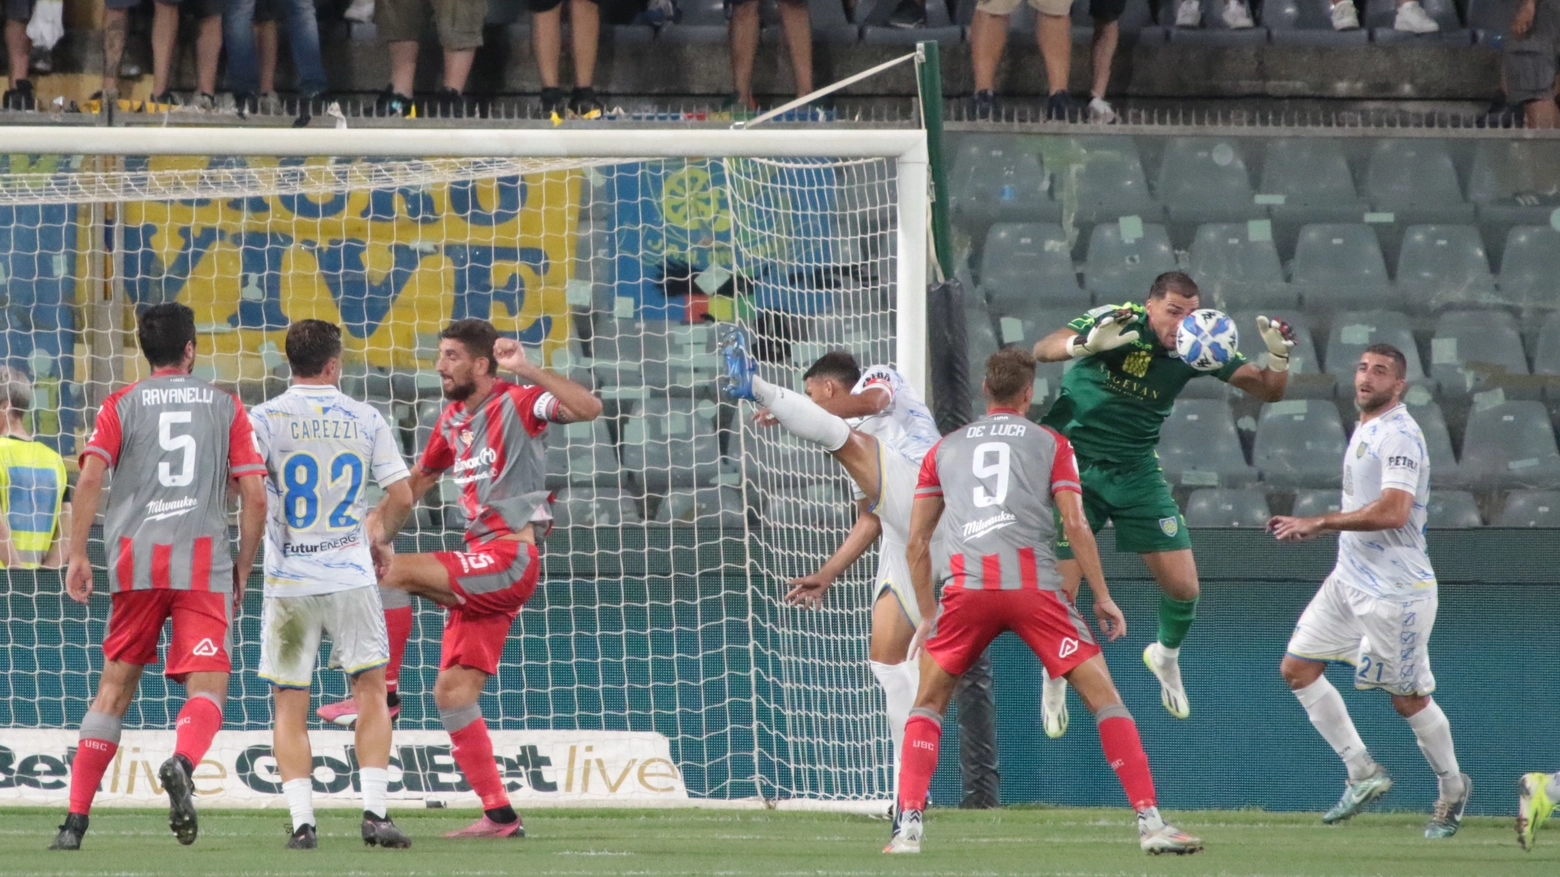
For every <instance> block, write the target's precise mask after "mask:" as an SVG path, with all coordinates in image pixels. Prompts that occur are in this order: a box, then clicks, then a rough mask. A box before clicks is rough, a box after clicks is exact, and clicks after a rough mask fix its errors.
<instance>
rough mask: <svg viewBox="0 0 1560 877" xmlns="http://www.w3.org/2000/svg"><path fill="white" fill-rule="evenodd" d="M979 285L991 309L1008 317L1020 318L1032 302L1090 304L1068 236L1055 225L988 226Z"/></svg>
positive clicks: (1012, 224) (1019, 224)
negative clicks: (1074, 260)
mask: <svg viewBox="0 0 1560 877" xmlns="http://www.w3.org/2000/svg"><path fill="white" fill-rule="evenodd" d="M980 285H981V289H982V290H983V291H984V292H985V294H986V300H987V301H988V302H990V303H991V308H992V310H994V311H996V312H997V313H999V314H1004V315H1007V316H1015V317H1017V316H1024V315H1025V314H1027V313H1028V311H1029V309H1031V308H1033V307H1035V306H1037V305H1039V306H1055V305H1060V306H1067V307H1076V308H1078V309H1080V310H1083V309H1086V308H1087V307H1088V305H1089V294H1088V293H1086V292H1084V291H1083V289H1082V288H1080V287H1079V286H1078V274H1077V271H1076V269H1074V267H1073V261H1072V248H1071V247H1070V246H1069V245H1068V243H1067V234H1066V233H1065V232H1063V231H1062V227H1061V226H1060V225H1056V224H1055V223H999V224H997V225H993V226H992V227H991V231H990V232H989V233H988V234H987V235H986V246H985V248H984V249H983V250H981V260H980Z"/></svg>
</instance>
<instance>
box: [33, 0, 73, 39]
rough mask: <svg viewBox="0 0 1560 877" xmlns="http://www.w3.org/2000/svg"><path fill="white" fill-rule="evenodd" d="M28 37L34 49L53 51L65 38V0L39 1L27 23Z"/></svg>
mask: <svg viewBox="0 0 1560 877" xmlns="http://www.w3.org/2000/svg"><path fill="white" fill-rule="evenodd" d="M27 36H28V38H29V39H31V40H32V44H33V46H34V47H36V48H41V49H53V48H54V44H55V43H58V42H59V41H60V38H61V37H63V36H65V0H38V5H37V6H34V7H33V14H32V20H31V21H29V22H28V23H27Z"/></svg>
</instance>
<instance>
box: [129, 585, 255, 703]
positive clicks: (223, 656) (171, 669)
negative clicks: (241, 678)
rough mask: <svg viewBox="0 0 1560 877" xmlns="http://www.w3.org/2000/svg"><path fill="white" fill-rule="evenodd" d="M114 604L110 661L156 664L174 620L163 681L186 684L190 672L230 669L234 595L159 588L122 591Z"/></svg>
mask: <svg viewBox="0 0 1560 877" xmlns="http://www.w3.org/2000/svg"><path fill="white" fill-rule="evenodd" d="M113 600H114V603H113V606H114V608H113V609H112V610H111V611H110V612H109V614H108V633H107V635H105V636H104V637H103V655H104V656H105V657H106V658H108V659H109V660H110V661H122V662H124V663H126V664H141V665H143V666H144V665H146V664H155V663H157V640H158V638H159V637H161V636H162V629H163V623H164V622H166V621H167V620H168V619H169V618H172V619H173V637H172V638H171V639H169V641H168V667H167V669H165V670H164V671H163V674H164V675H165V676H167V677H168V678H169V679H172V680H173V681H175V682H183V681H184V679H185V677H186V676H188V675H189V674H191V673H227V672H229V671H230V670H232V668H233V665H232V662H231V661H230V660H229V659H228V652H229V651H230V650H231V649H232V645H233V640H232V629H231V626H230V625H231V622H232V620H233V595H232V594H220V593H216V592H212V591H174V590H169V589H158V590H151V591H119V592H118V593H116V594H114V595H113Z"/></svg>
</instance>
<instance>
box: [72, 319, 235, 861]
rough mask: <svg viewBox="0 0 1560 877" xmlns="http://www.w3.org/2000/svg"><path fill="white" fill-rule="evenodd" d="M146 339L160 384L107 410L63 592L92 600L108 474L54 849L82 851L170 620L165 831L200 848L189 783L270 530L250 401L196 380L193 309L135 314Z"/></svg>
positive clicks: (149, 382) (127, 391) (141, 388)
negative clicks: (97, 621)
mask: <svg viewBox="0 0 1560 877" xmlns="http://www.w3.org/2000/svg"><path fill="white" fill-rule="evenodd" d="M139 328H140V332H139V335H140V342H141V351H142V352H143V353H144V354H146V360H147V362H148V363H150V364H151V366H152V374H151V376H150V377H148V378H146V379H145V380H142V381H138V382H137V383H135V384H132V385H130V386H129V387H126V388H124V389H122V390H120V391H119V392H117V393H114V394H113V395H111V396H109V397H108V398H107V399H106V400H104V402H103V407H102V408H100V409H99V410H98V414H97V420H96V422H95V423H94V424H93V430H92V436H91V437H90V438H89V439H88V440H87V447H86V450H85V451H84V452H83V453H82V455H81V477H80V478H79V479H78V480H77V482H76V509H77V512H76V517H75V518H73V520H72V522H71V529H72V534H71V536H72V541H71V552H70V553H71V557H70V566H69V569H68V570H67V572H66V575H65V588H66V591H67V592H68V593H69V594H70V596H71V598H72V599H75V600H76V601H78V602H81V603H86V602H87V600H88V598H89V597H90V596H91V595H92V564H91V561H89V560H88V559H87V535H88V533H89V532H90V531H91V527H92V519H93V518H94V517H95V516H96V515H97V509H98V503H99V501H100V499H101V497H102V490H103V476H104V474H105V473H106V472H107V471H109V470H112V471H113V473H114V484H113V488H112V489H111V490H110V491H109V497H108V508H107V510H106V512H105V514H104V526H103V542H104V546H105V547H106V548H107V551H108V581H109V586H110V590H111V592H112V597H113V604H114V605H113V610H112V612H110V614H109V617H108V631H107V633H106V634H105V635H104V639H103V656H104V662H103V675H102V677H101V678H100V679H99V680H98V688H97V693H96V695H95V696H94V697H93V700H92V706H91V707H90V709H89V710H88V712H87V714H86V716H85V718H83V719H82V721H81V745H80V748H79V749H78V750H77V753H76V758H75V760H74V762H73V763H72V765H71V781H70V813H69V815H68V816H66V818H65V824H64V825H62V826H60V833H59V836H58V837H56V838H55V840H54V844H53V845H52V846H51V847H50V849H61V850H74V849H80V847H81V838H82V835H84V834H85V833H86V830H87V814H88V813H89V812H90V811H91V809H92V799H93V797H94V795H95V794H96V792H97V788H98V784H99V783H100V782H101V781H102V779H103V774H104V772H105V771H106V770H107V769H108V766H109V764H110V763H111V762H112V761H113V759H114V753H115V752H116V751H117V750H118V748H119V734H120V722H121V720H122V719H123V717H124V714H125V711H126V710H128V709H129V708H130V701H131V700H132V699H133V698H134V697H135V690H136V686H137V685H138V684H139V683H140V681H141V671H142V669H143V668H144V667H145V666H146V665H147V664H155V663H157V640H158V638H159V636H160V635H161V634H162V628H163V623H164V622H166V621H167V620H168V619H170V618H172V619H173V637H172V639H171V640H170V641H169V643H168V667H167V670H166V671H165V673H166V674H167V676H168V677H169V678H170V679H173V680H174V681H176V682H182V683H184V686H185V690H186V692H187V693H188V694H189V699H188V700H187V701H185V703H184V707H183V709H181V710H180V711H179V718H178V722H177V724H176V728H177V734H178V736H177V741H176V743H175V745H174V754H173V757H172V758H169V759H168V760H167V761H165V762H163V765H162V767H161V768H159V770H158V777H159V778H160V779H161V781H162V784H163V786H164V787H165V788H166V789H167V792H168V799H169V802H170V809H169V818H168V822H169V827H170V828H172V829H173V833H174V835H175V836H176V837H178V839H179V842H180V843H182V844H191V843H194V842H195V836H196V831H197V825H196V819H195V803H194V797H193V795H194V786H193V783H192V782H191V779H190V775H191V774H192V773H193V772H194V770H195V765H197V764H199V763H200V760H201V758H202V757H203V756H204V755H205V754H206V750H207V749H209V748H210V747H211V739H212V737H214V736H215V735H216V733H217V730H218V729H220V728H221V727H222V706H223V700H224V698H226V696H227V690H228V670H229V667H230V665H229V660H228V651H229V648H230V646H231V643H232V634H231V630H230V625H231V623H232V618H233V614H234V611H235V608H236V607H237V605H238V603H239V602H240V601H241V600H242V599H243V596H244V582H245V580H246V579H247V578H248V577H249V570H250V568H251V567H252V566H253V565H254V560H255V552H256V551H257V550H258V549H259V547H260V537H261V536H262V534H263V532H264V526H265V482H264V479H265V462H264V461H263V460H261V459H260V454H259V453H258V452H257V451H256V450H255V441H254V434H253V433H252V432H251V431H250V426H249V418H248V416H246V415H245V413H244V406H243V403H241V402H239V401H238V399H237V398H235V397H233V396H232V395H230V394H228V393H225V392H223V391H221V390H218V389H217V388H216V387H213V386H212V385H211V384H208V383H206V382H205V381H202V380H199V379H197V378H194V377H191V376H190V370H191V369H192V368H193V367H194V364H195V313H194V311H191V310H190V309H189V308H187V307H185V306H184V305H181V304H174V303H167V304H160V305H155V306H153V307H151V308H148V309H147V310H146V311H145V312H144V313H143V314H141V318H140V327H139ZM229 479H236V480H237V482H238V491H239V495H240V496H241V497H242V499H243V511H242V513H241V515H240V517H239V548H238V559H237V560H236V561H234V560H232V559H231V556H230V555H229V553H228V550H229V549H228V527H227V496H228V483H229Z"/></svg>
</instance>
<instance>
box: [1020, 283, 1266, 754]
mask: <svg viewBox="0 0 1560 877" xmlns="http://www.w3.org/2000/svg"><path fill="white" fill-rule="evenodd" d="M1199 300H1200V299H1199V292H1198V289H1197V284H1196V283H1195V282H1193V280H1192V278H1190V277H1188V276H1187V275H1185V274H1183V273H1181V272H1179V271H1168V272H1166V273H1164V274H1161V275H1159V276H1158V277H1156V278H1154V283H1153V285H1152V286H1151V287H1149V290H1148V301H1147V302H1145V303H1144V304H1125V305H1106V306H1104V307H1098V308H1095V309H1094V310H1092V311H1089V312H1088V313H1087V314H1084V315H1083V316H1081V317H1079V318H1078V319H1076V320H1073V321H1072V322H1071V323H1068V324H1067V326H1066V327H1064V328H1061V329H1057V330H1056V331H1055V332H1052V333H1051V334H1050V335H1047V336H1046V337H1044V338H1042V339H1040V341H1038V342H1036V344H1035V346H1034V356H1035V359H1037V360H1039V361H1041V362H1063V361H1066V360H1069V359H1076V360H1078V362H1077V364H1076V365H1075V366H1074V367H1073V368H1070V369H1068V370H1067V373H1066V375H1065V376H1064V377H1063V378H1062V389H1061V394H1060V396H1059V397H1058V398H1057V400H1056V402H1055V403H1053V404H1052V406H1051V410H1050V411H1049V412H1047V413H1046V415H1045V416H1044V417H1043V418H1041V423H1042V424H1044V425H1046V426H1049V427H1051V428H1052V429H1055V430H1056V431H1057V432H1060V433H1061V434H1062V435H1064V436H1066V437H1067V438H1068V440H1069V441H1071V442H1072V445H1073V448H1074V450H1075V451H1076V452H1077V457H1078V469H1079V470H1080V472H1081V473H1082V477H1083V506H1084V511H1085V512H1086V513H1087V514H1088V518H1089V527H1090V528H1091V529H1093V530H1094V532H1096V533H1098V532H1099V531H1100V528H1102V527H1104V526H1105V523H1106V521H1110V520H1114V521H1115V522H1116V549H1117V550H1118V551H1134V552H1137V553H1138V554H1139V555H1140V556H1141V557H1142V558H1143V563H1144V564H1145V565H1147V566H1148V570H1149V572H1151V573H1153V575H1154V580H1155V581H1157V582H1158V583H1159V588H1160V590H1162V591H1163V592H1164V594H1163V596H1161V597H1160V600H1159V636H1158V640H1157V641H1156V642H1154V643H1151V644H1149V646H1148V648H1147V649H1145V650H1144V651H1143V662H1144V663H1145V664H1147V665H1148V668H1149V669H1150V670H1152V671H1153V672H1154V675H1155V676H1157V677H1159V685H1160V693H1161V699H1162V701H1163V702H1164V706H1165V709H1167V710H1169V711H1170V714H1171V715H1173V716H1175V717H1176V718H1178V719H1184V718H1186V717H1188V716H1190V715H1191V714H1192V708H1191V704H1190V702H1188V700H1187V697H1186V690H1185V688H1184V687H1183V686H1182V685H1181V667H1180V663H1179V656H1180V652H1181V643H1182V641H1183V640H1185V639H1186V632H1187V630H1188V629H1189V628H1191V626H1192V620H1193V619H1194V618H1196V616H1197V596H1198V590H1199V589H1198V583H1197V564H1196V562H1195V561H1194V560H1193V559H1192V540H1191V536H1190V534H1188V533H1187V532H1186V521H1185V520H1184V519H1183V518H1182V517H1181V512H1180V509H1179V508H1177V506H1176V504H1175V498H1174V497H1173V496H1172V495H1171V493H1170V485H1169V484H1167V483H1166V482H1165V478H1164V474H1163V473H1162V472H1160V470H1159V460H1158V455H1157V452H1156V450H1155V448H1156V446H1157V445H1158V444H1159V428H1160V426H1161V425H1162V424H1163V423H1164V422H1165V418H1166V417H1168V416H1170V407H1171V406H1172V405H1173V404H1175V398H1176V396H1177V395H1179V394H1180V392H1181V389H1182V388H1183V387H1185V386H1186V383H1187V381H1190V380H1191V379H1193V378H1196V377H1200V376H1202V375H1207V374H1211V375H1213V376H1214V377H1216V378H1218V379H1219V380H1221V381H1224V382H1226V383H1229V384H1231V385H1233V386H1235V387H1238V388H1240V389H1242V390H1244V391H1246V392H1247V393H1250V394H1251V395H1253V396H1256V397H1257V398H1259V399H1261V400H1263V401H1264V402H1277V401H1279V400H1280V399H1282V398H1284V390H1285V388H1286V387H1287V386H1288V381H1289V351H1290V348H1292V347H1294V344H1295V340H1294V332H1293V331H1292V330H1291V329H1290V328H1289V326H1288V325H1286V324H1285V323H1284V322H1283V321H1282V320H1271V319H1268V318H1267V317H1258V318H1257V331H1258V332H1259V333H1261V335H1262V341H1263V343H1264V344H1266V345H1267V349H1268V365H1267V367H1266V368H1262V369H1259V368H1257V367H1256V366H1255V365H1252V364H1251V363H1250V362H1247V361H1246V358H1245V357H1244V356H1242V355H1240V354H1239V353H1237V354H1235V356H1234V358H1232V359H1231V360H1230V362H1229V363H1228V364H1227V365H1225V366H1224V367H1223V368H1221V369H1219V370H1217V371H1213V372H1203V371H1198V370H1196V369H1194V368H1192V367H1191V366H1190V365H1188V364H1186V363H1185V362H1182V361H1181V359H1180V357H1178V356H1177V355H1176V348H1175V339H1176V330H1177V329H1178V328H1179V326H1180V324H1181V320H1182V319H1183V318H1185V317H1186V316H1187V315H1188V314H1190V313H1191V312H1192V311H1195V310H1197V308H1198V307H1199ZM1072 556H1073V555H1072V549H1071V546H1070V545H1068V543H1067V541H1066V539H1065V538H1063V539H1062V541H1060V542H1059V543H1058V544H1057V558H1058V560H1059V561H1060V564H1059V569H1060V571H1061V573H1062V578H1063V581H1064V582H1065V583H1066V588H1067V591H1068V593H1069V594H1071V595H1073V596H1074V597H1076V596H1077V593H1078V583H1079V579H1080V577H1081V571H1080V569H1079V567H1078V564H1077V563H1076V562H1075V561H1074V560H1073V559H1072ZM1066 685H1067V683H1066V681H1065V680H1062V679H1054V680H1053V679H1051V678H1049V677H1047V679H1046V683H1045V686H1044V696H1043V704H1044V713H1045V731H1046V734H1047V735H1048V736H1051V737H1060V736H1061V735H1062V734H1063V733H1064V732H1065V731H1066V730H1067V700H1066V693H1067V689H1066Z"/></svg>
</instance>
